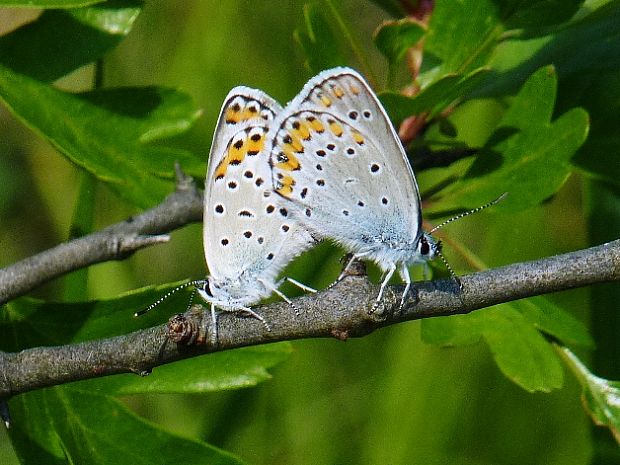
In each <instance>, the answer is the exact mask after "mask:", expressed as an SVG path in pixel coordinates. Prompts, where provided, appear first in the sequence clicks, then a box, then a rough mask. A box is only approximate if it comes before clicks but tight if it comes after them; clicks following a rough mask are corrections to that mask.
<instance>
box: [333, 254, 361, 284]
mask: <svg viewBox="0 0 620 465" xmlns="http://www.w3.org/2000/svg"><path fill="white" fill-rule="evenodd" d="M369 253H370V252H360V253H356V254H353V256H352V257H351V259H350V260H349V261H348V262H347V264H346V266H345V267H344V268H343V269H342V272H341V273H340V276H338V279H336V283H338V282H340V281H342V280H343V279H344V277H345V276H346V275H347V272H348V271H349V268H350V267H351V265H352V264H353V262H354V261H355V260H359V259H360V258H364V257H365V256H367V255H368V254H369ZM336 283H334V284H336ZM332 286H333V284H332Z"/></svg>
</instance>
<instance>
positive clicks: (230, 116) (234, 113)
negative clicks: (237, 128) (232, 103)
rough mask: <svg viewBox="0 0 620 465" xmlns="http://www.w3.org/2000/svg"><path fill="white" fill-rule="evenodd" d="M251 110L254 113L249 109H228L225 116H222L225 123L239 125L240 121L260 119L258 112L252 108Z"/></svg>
mask: <svg viewBox="0 0 620 465" xmlns="http://www.w3.org/2000/svg"><path fill="white" fill-rule="evenodd" d="M253 110H255V111H251V110H250V109H249V108H247V107H246V108H237V109H235V108H234V107H230V108H228V109H227V110H226V114H225V116H224V118H225V119H226V122H227V123H234V124H236V123H239V122H241V121H248V120H251V119H256V118H260V112H259V111H256V109H255V108H253Z"/></svg>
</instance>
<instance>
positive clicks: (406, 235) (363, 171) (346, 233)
mask: <svg viewBox="0 0 620 465" xmlns="http://www.w3.org/2000/svg"><path fill="white" fill-rule="evenodd" d="M269 138H270V140H271V141H272V143H273V147H272V150H271V153H270V163H271V165H272V174H273V178H272V181H273V185H274V189H275V190H276V192H277V193H278V194H280V195H281V196H283V197H284V198H286V199H289V200H291V201H292V202H290V204H291V205H293V206H294V208H295V212H296V214H297V215H299V216H300V217H302V218H304V221H306V222H307V225H308V227H309V228H311V229H313V230H314V231H315V232H316V233H317V234H319V235H322V236H325V237H330V238H332V239H335V240H336V241H338V242H340V243H342V244H343V245H345V246H346V245H353V246H354V248H356V249H357V250H359V249H360V248H363V247H364V244H368V245H371V244H376V243H378V242H382V243H391V244H401V245H404V244H415V243H417V239H418V238H419V235H420V234H421V221H422V218H421V211H420V197H419V192H418V187H417V183H416V180H415V177H414V175H413V172H412V170H411V167H410V165H409V162H408V161H407V159H406V155H405V152H404V149H403V147H402V145H401V143H400V140H399V139H398V136H397V134H396V132H395V130H394V128H393V127H392V124H391V123H390V121H389V119H388V117H387V115H386V113H385V110H384V109H383V107H382V106H381V104H380V103H379V101H378V99H377V97H376V96H375V94H374V93H373V92H372V90H371V89H370V88H369V86H368V84H367V83H366V82H365V81H364V80H363V78H362V77H361V76H360V75H359V74H358V73H356V72H355V71H353V70H351V69H348V68H336V69H332V70H327V71H324V72H322V73H321V74H319V75H318V76H316V77H315V78H313V79H311V80H310V81H309V82H308V83H307V84H306V86H305V87H304V89H303V90H302V91H301V93H300V94H299V95H298V96H297V97H296V98H295V99H294V100H293V101H292V102H291V103H290V104H289V105H288V106H287V108H286V109H285V110H284V111H283V112H282V113H280V114H279V115H278V116H277V117H276V119H275V121H274V122H273V125H272V129H271V131H270V134H269Z"/></svg>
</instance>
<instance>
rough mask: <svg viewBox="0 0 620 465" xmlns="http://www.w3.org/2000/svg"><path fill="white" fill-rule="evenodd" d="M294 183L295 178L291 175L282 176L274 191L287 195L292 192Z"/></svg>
mask: <svg viewBox="0 0 620 465" xmlns="http://www.w3.org/2000/svg"><path fill="white" fill-rule="evenodd" d="M294 185H295V180H294V179H293V178H292V177H291V176H283V177H282V179H280V180H279V181H278V186H277V189H276V192H277V193H278V194H280V195H283V196H284V197H289V196H290V195H291V194H292V192H293V186H294Z"/></svg>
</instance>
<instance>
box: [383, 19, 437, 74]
mask: <svg viewBox="0 0 620 465" xmlns="http://www.w3.org/2000/svg"><path fill="white" fill-rule="evenodd" d="M425 32H426V28H425V27H424V26H423V25H422V24H420V23H419V22H417V21H414V20H413V19H409V18H404V19H400V20H397V21H386V22H384V23H383V24H381V25H380V26H379V27H378V28H377V30H376V31H375V33H374V35H373V40H374V41H375V45H376V46H377V48H378V49H379V51H380V52H381V53H382V54H383V55H384V56H385V57H386V58H387V59H388V61H389V62H390V64H392V65H394V64H398V63H399V62H400V61H401V60H402V59H403V58H404V57H405V54H406V53H407V51H408V50H409V49H410V48H411V47H413V46H414V45H415V44H417V43H418V42H419V41H420V39H422V37H423V36H424V34H425Z"/></svg>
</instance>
